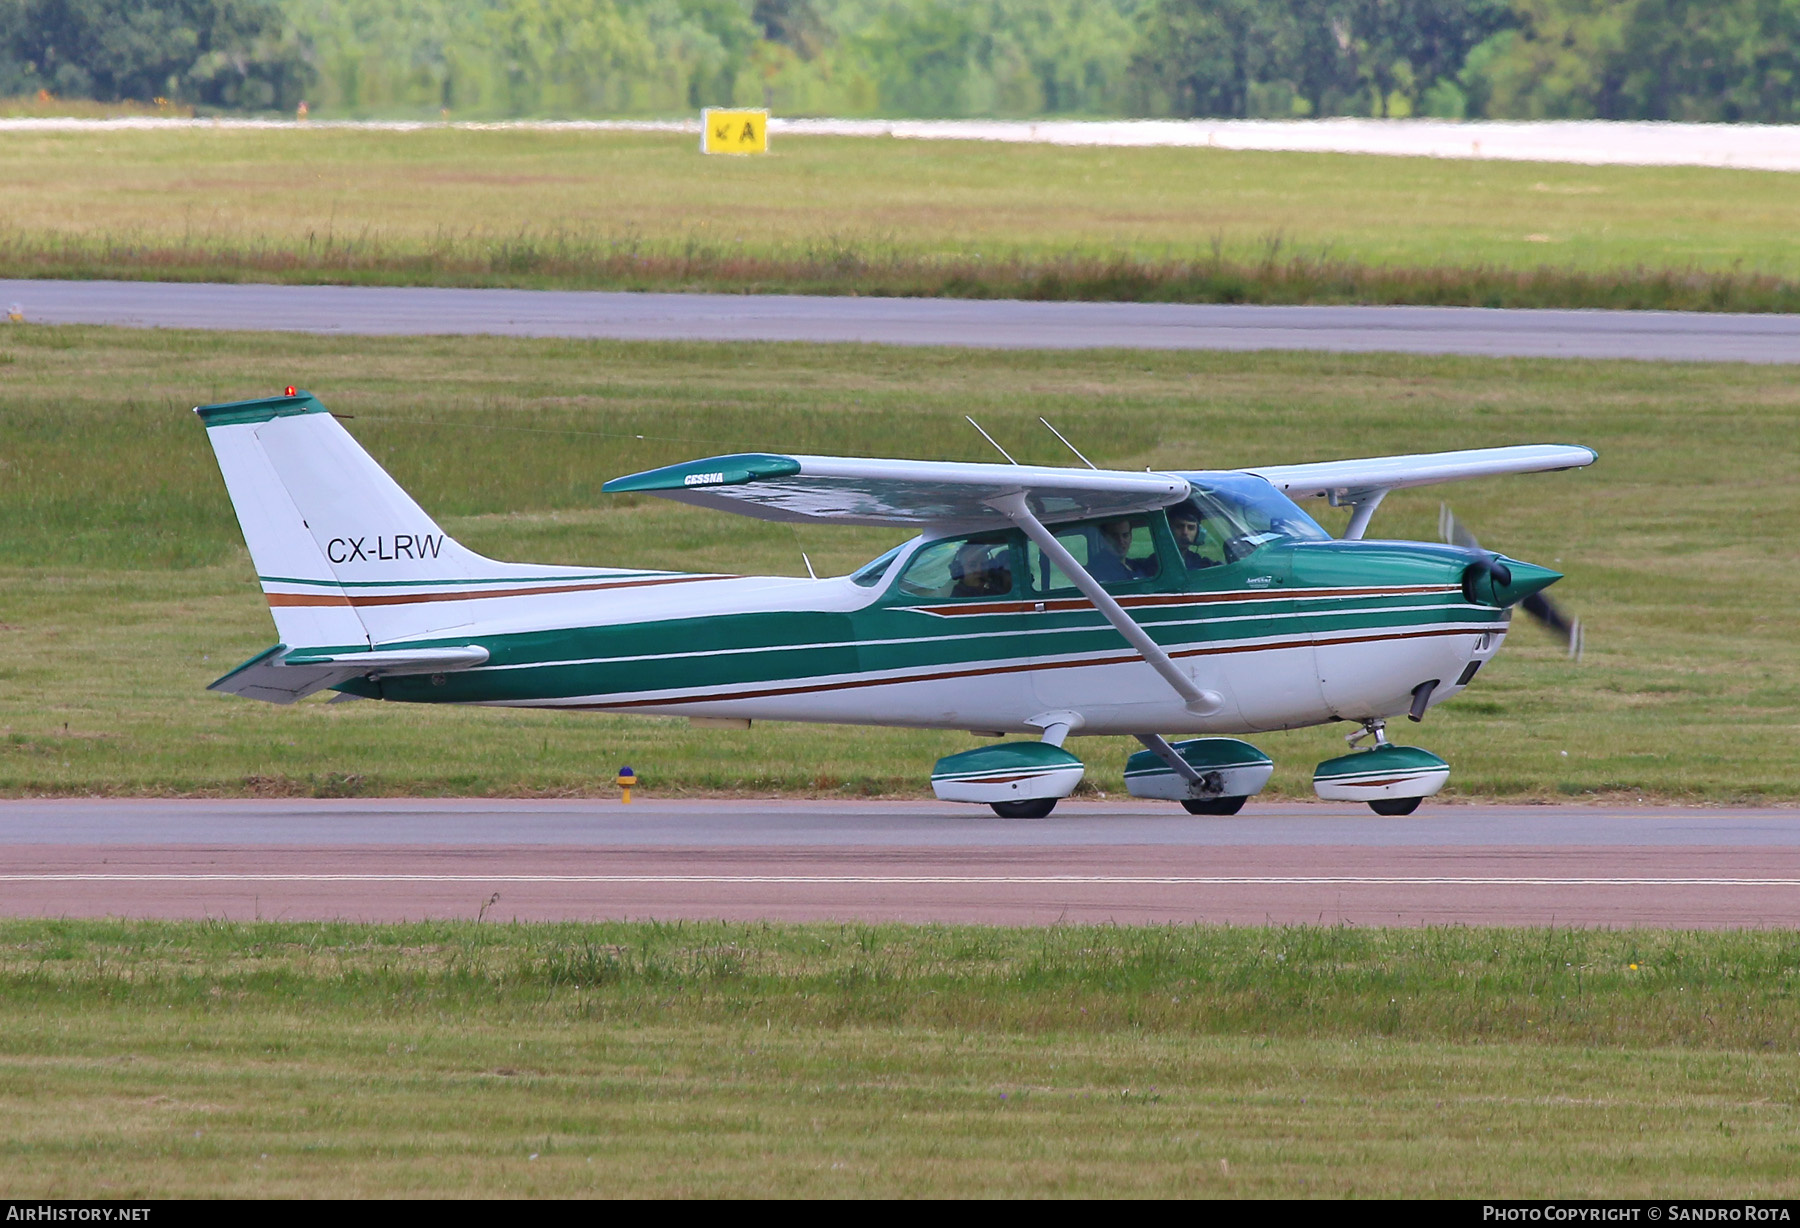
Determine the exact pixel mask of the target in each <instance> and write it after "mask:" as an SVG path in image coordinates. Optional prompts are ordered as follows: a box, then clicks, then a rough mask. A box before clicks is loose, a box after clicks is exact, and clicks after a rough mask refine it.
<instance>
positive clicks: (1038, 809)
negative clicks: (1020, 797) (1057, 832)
mask: <svg viewBox="0 0 1800 1228" xmlns="http://www.w3.org/2000/svg"><path fill="white" fill-rule="evenodd" d="M988 805H990V806H992V807H993V808H994V813H995V814H997V815H999V816H1000V817H1001V818H1003V819H1043V818H1048V817H1049V815H1050V812H1051V811H1052V810H1055V809H1056V799H1055V798H1054V797H1034V798H1032V799H1031V800H1030V801H1028V802H989V803H988Z"/></svg>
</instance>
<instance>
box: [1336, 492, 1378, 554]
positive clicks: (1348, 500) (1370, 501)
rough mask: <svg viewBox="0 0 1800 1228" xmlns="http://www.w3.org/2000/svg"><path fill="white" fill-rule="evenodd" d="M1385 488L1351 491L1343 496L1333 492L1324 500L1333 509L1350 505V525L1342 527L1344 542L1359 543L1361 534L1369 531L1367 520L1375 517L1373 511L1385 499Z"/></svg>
mask: <svg viewBox="0 0 1800 1228" xmlns="http://www.w3.org/2000/svg"><path fill="white" fill-rule="evenodd" d="M1387 493H1388V492H1387V487H1385V486H1377V487H1375V488H1374V489H1373V490H1353V491H1347V492H1345V493H1343V494H1340V493H1338V492H1337V491H1333V492H1332V493H1331V495H1330V497H1329V498H1328V499H1327V500H1326V501H1327V502H1328V503H1330V504H1331V506H1333V507H1343V506H1344V505H1345V504H1349V505H1350V523H1349V524H1347V525H1345V526H1344V540H1345V541H1347V542H1359V541H1361V540H1362V538H1363V534H1364V533H1366V532H1368V530H1369V520H1370V518H1371V517H1373V516H1374V515H1375V509H1376V508H1378V507H1380V506H1381V501H1382V500H1383V499H1385V498H1387Z"/></svg>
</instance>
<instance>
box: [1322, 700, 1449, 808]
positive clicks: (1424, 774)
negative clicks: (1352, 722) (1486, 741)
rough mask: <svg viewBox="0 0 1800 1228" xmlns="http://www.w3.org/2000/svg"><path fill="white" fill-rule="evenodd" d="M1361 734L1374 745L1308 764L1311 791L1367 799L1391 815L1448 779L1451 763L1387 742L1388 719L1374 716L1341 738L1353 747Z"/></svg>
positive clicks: (1330, 797)
mask: <svg viewBox="0 0 1800 1228" xmlns="http://www.w3.org/2000/svg"><path fill="white" fill-rule="evenodd" d="M1365 738H1373V739H1374V740H1375V745H1374V746H1372V747H1370V748H1369V749H1368V750H1360V751H1354V752H1353V753H1351V754H1348V755H1340V756H1338V757H1337V758H1336V759H1327V760H1325V762H1323V763H1321V764H1320V765H1319V766H1318V767H1316V768H1314V769H1313V792H1315V793H1317V794H1318V795H1319V796H1320V797H1321V798H1324V799H1325V800H1326V801H1339V802H1367V803H1368V805H1369V809H1370V810H1373V811H1374V812H1375V813H1376V814H1379V815H1389V816H1396V815H1406V814H1411V813H1412V812H1413V811H1415V810H1417V809H1418V808H1419V802H1420V801H1422V800H1423V799H1425V798H1427V797H1430V796H1431V795H1432V794H1433V793H1436V792H1437V791H1438V790H1439V789H1441V788H1443V787H1444V782H1445V781H1447V780H1449V779H1450V765H1449V764H1448V763H1446V762H1444V761H1443V760H1442V759H1440V758H1438V757H1437V756H1436V755H1434V754H1432V753H1431V752H1430V751H1428V750H1422V749H1420V748H1419V747H1417V746H1395V745H1394V744H1393V743H1392V742H1389V741H1388V740H1387V722H1386V721H1384V720H1381V719H1380V718H1378V717H1377V718H1372V719H1369V720H1365V721H1363V722H1362V729H1361V731H1359V732H1357V733H1353V734H1351V735H1350V736H1349V737H1347V738H1345V739H1344V740H1345V741H1346V742H1348V743H1349V744H1350V745H1351V746H1353V747H1354V746H1355V745H1356V744H1357V743H1358V742H1361V741H1362V740H1363V739H1365Z"/></svg>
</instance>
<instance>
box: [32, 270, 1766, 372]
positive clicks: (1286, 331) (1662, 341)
mask: <svg viewBox="0 0 1800 1228" xmlns="http://www.w3.org/2000/svg"><path fill="white" fill-rule="evenodd" d="M15 305H16V306H17V307H18V308H19V310H20V312H21V313H22V314H23V316H24V317H25V319H26V320H28V321H36V322H38V323H46V324H112V325H123V326H127V327H139V328H157V327H161V328H201V329H251V330H274V331H291V332H311V333H344V334H371V335H395V334H403V335H445V334H453V335H469V334H496V335H501V336H512V337H595V338H616V339H625V340H659V341H688V340H696V341H813V342H873V343H881V344H887V345H958V346H972V347H977V348H994V349H1020V348H1042V349H1092V348H1101V347H1126V348H1138V349H1158V350H1330V351H1340V352H1378V351H1387V352H1400V353H1409V354H1471V355H1486V356H1510V357H1541V358H1629V359H1655V360H1676V361H1719V362H1759V363H1787V362H1800V317H1795V316H1782V315H1728V314H1723V313H1720V314H1711V313H1703V312H1656V311H1642V312H1628V311H1520V310H1487V309H1480V308H1467V307H1244V306H1227V305H1184V304H1159V303H1028V302H1017V301H1011V300H1002V301H977V300H965V299H884V298H829V297H819V298H814V297H803V296H797V295H734V294H615V293H601V292H588V291H554V290H458V289H442V288H434V287H389V286H265V285H208V284H174V283H158V282H108V281H0V307H12V306H15Z"/></svg>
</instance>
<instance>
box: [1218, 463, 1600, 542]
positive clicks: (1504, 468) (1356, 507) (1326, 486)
mask: <svg viewBox="0 0 1800 1228" xmlns="http://www.w3.org/2000/svg"><path fill="white" fill-rule="evenodd" d="M1599 456H1600V454H1599V453H1598V452H1595V451H1594V450H1593V449H1592V448H1582V447H1576V446H1572V445H1569V444H1560V443H1531V444H1520V445H1517V446H1515V447H1510V448H1470V449H1467V450H1465V451H1462V452H1416V453H1414V454H1412V455H1410V456H1371V457H1368V458H1366V459H1364V460H1342V461H1319V462H1316V463H1314V464H1310V465H1266V466H1263V467H1261V468H1254V469H1246V470H1245V471H1244V472H1246V473H1254V474H1256V475H1257V476H1258V477H1260V478H1263V479H1265V480H1266V481H1268V482H1270V483H1272V484H1273V485H1274V486H1275V487H1276V488H1277V489H1279V490H1281V491H1283V492H1284V493H1285V494H1287V496H1288V497H1289V498H1293V499H1304V498H1305V497H1306V496H1308V495H1323V496H1325V498H1326V500H1327V501H1328V502H1330V504H1331V506H1333V507H1345V506H1348V507H1349V508H1350V509H1351V511H1350V523H1349V524H1348V525H1346V526H1345V528H1344V537H1345V539H1346V540H1348V541H1359V540H1361V538H1362V535H1363V534H1364V533H1365V532H1366V531H1367V530H1368V527H1369V519H1370V517H1372V516H1374V514H1375V509H1376V508H1378V507H1380V506H1381V501H1382V500H1383V499H1385V498H1386V497H1387V493H1388V491H1390V490H1400V489H1402V488H1404V487H1408V486H1430V485H1432V484H1434V483H1437V482H1460V481H1463V480H1465V479H1468V478H1491V477H1499V476H1501V475H1503V474H1508V473H1547V472H1550V471H1553V470H1557V469H1580V468H1582V467H1583V466H1586V465H1591V464H1593V463H1594V462H1595V461H1596V460H1598V459H1599Z"/></svg>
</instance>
